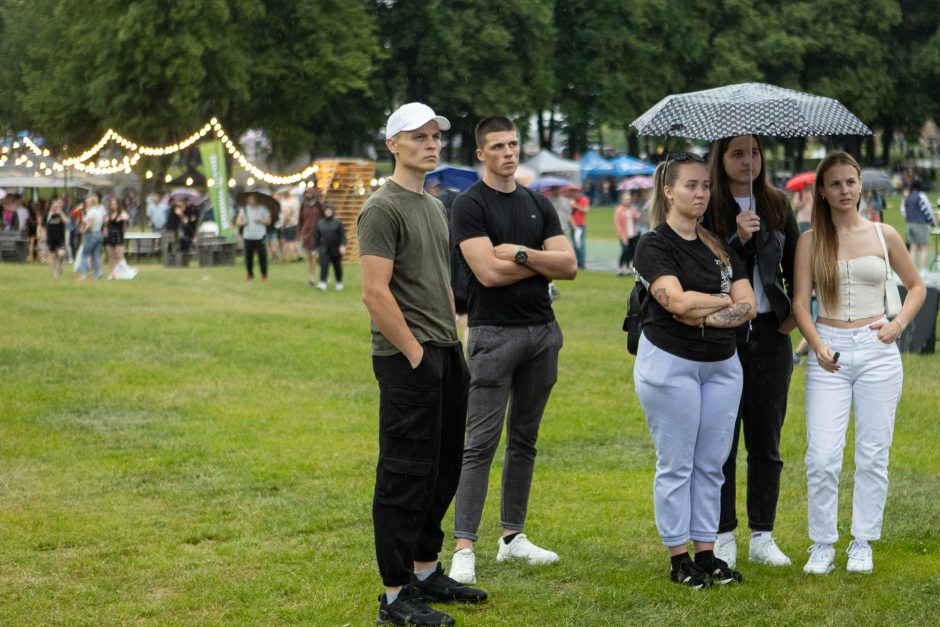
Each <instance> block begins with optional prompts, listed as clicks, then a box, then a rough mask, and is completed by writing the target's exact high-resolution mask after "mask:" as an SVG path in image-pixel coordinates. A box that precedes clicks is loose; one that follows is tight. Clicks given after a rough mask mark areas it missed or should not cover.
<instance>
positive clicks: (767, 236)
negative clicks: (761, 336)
mask: <svg viewBox="0 0 940 627" xmlns="http://www.w3.org/2000/svg"><path fill="white" fill-rule="evenodd" d="M738 210H739V209H738V203H737V202H735V201H734V200H733V199H732V201H731V203H730V204H729V206H728V207H725V211H730V212H734V213H737V212H738ZM757 215H758V217H760V219H761V220H760V230H759V231H757V232H756V233H754V235H753V236H752V237H751V239H750V240H749V241H748V242H747V243H746V244H742V243H741V240H740V239H739V238H738V232H737V230H735V231H733V232H732V233H731V235H730V236H729V237H727V238H726V241H727V242H728V245H730V246H731V248H732V249H734V251H735V252H736V253H737V254H738V256H739V257H740V258H741V261H743V262H744V265H745V267H746V268H747V278H748V280H750V281H751V283H753V278H754V263H755V262H756V263H757V267H758V268H759V274H760V282H761V286H762V287H763V288H764V293H765V294H766V295H767V300H768V301H770V308H771V309H772V310H773V313H774V316H776V318H777V323H778V324H783V321H784V320H786V319H787V317H789V315H790V307H791V303H790V300H791V298H792V297H793V259H794V257H795V256H796V241H797V240H798V239H799V238H800V227H799V226H798V225H797V223H796V216H795V215H794V214H793V210H792V209H789V208H788V210H787V215H786V220H785V222H784V225H783V231H782V232H781V231H777V230H771V229H769V228H768V227H769V223H770V221H769V219H768V218H767V216H766V214H764V213H762V212H761V208H760V206H758V207H757ZM710 217H711V214H710V213H706V214H705V219H704V220H703V222H702V225H703V226H704V227H705V228H707V229H708V230H710V231H712V232H714V231H715V229H714V226H713V225H712V224H711V222H710Z"/></svg>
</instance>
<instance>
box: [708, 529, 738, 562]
mask: <svg viewBox="0 0 940 627" xmlns="http://www.w3.org/2000/svg"><path fill="white" fill-rule="evenodd" d="M712 551H713V552H714V553H715V557H717V558H718V559H720V560H721V561H723V562H724V563H725V564H727V565H728V568H734V567H735V566H737V565H738V544H737V542H735V541H734V536H731V539H730V540H725V541H724V542H722V541H721V540H716V541H715V547H714V548H713V549H712Z"/></svg>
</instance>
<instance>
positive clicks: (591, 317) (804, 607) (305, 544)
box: [0, 264, 940, 626]
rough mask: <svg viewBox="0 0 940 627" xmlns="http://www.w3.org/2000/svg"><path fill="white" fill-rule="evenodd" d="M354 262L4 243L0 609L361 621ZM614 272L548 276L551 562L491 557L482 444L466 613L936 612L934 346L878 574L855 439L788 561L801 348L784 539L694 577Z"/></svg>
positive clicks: (176, 620) (101, 617)
mask: <svg viewBox="0 0 940 627" xmlns="http://www.w3.org/2000/svg"><path fill="white" fill-rule="evenodd" d="M347 271H348V274H349V277H348V280H347V283H346V284H347V290H346V291H345V292H341V293H337V292H333V291H330V292H327V293H321V292H318V291H316V290H312V289H310V288H308V287H307V286H306V277H305V275H304V270H303V268H302V267H301V266H300V264H288V265H278V266H273V268H272V270H271V280H270V281H268V282H267V283H260V282H255V283H253V284H247V283H245V282H244V280H243V279H244V276H243V270H242V269H241V267H240V266H239V267H229V268H211V269H200V268H190V269H183V270H166V269H163V268H162V267H159V266H156V265H149V264H144V265H142V266H141V272H140V275H139V277H138V278H137V279H135V280H134V281H127V282H123V281H122V282H108V281H97V282H95V281H89V282H86V283H84V284H75V283H73V282H72V281H71V280H69V279H63V280H58V281H54V280H53V279H52V278H51V277H50V273H49V270H48V268H46V267H42V266H38V265H15V264H0V294H3V312H4V316H3V319H4V328H5V333H4V338H3V341H2V342H0V381H2V384H0V390H2V391H0V624H6V625H40V624H43V625H46V624H58V625H119V624H120V625H123V624H144V625H167V624H173V625H196V624H199V625H202V624H218V625H229V624H263V625H270V624H308V625H337V626H338V625H357V626H358V625H371V624H373V621H374V619H375V615H376V610H377V602H376V597H377V595H378V594H379V593H380V592H381V590H382V586H381V582H380V580H379V577H378V573H377V569H376V566H375V562H374V555H373V540H372V526H371V516H370V503H371V493H372V483H373V478H374V465H375V459H376V450H377V404H378V398H377V396H378V395H377V388H376V385H375V381H374V378H373V375H372V372H371V361H370V356H369V352H368V351H369V331H368V318H367V315H366V312H365V309H364V307H363V306H362V304H361V302H360V296H359V286H360V281H359V275H358V266H356V265H348V266H347ZM629 285H630V282H629V280H628V279H622V278H618V277H616V276H614V275H612V274H601V273H589V272H587V273H582V274H581V275H580V276H579V277H578V278H577V280H576V281H574V282H573V283H562V284H561V286H560V288H561V293H562V297H561V299H560V300H559V301H558V302H557V303H556V312H557V315H558V318H559V321H560V324H561V326H562V328H563V330H564V333H565V348H564V349H563V351H562V355H561V363H560V374H559V383H558V385H557V386H556V388H555V392H554V394H553V397H552V400H551V402H550V404H549V407H548V410H547V413H546V415H545V418H544V422H543V425H542V432H541V439H540V443H539V444H540V446H539V461H538V464H537V466H536V476H535V484H534V489H533V496H532V502H531V505H530V508H529V526H528V529H527V531H528V532H529V533H530V535H531V536H532V537H533V539H534V540H535V541H536V542H539V543H541V544H544V545H545V546H547V547H549V548H551V549H554V550H556V551H557V552H558V553H559V554H560V555H561V556H562V560H561V562H560V563H558V564H557V565H553V566H549V567H542V568H534V567H528V566H521V565H515V564H514V565H503V564H497V563H496V561H495V554H496V544H495V543H496V538H497V534H498V529H497V521H498V506H497V501H496V499H497V498H498V494H499V485H498V484H499V472H500V469H501V462H500V461H499V459H500V458H499V456H498V457H497V462H496V463H495V467H494V469H493V472H492V475H491V477H492V487H491V492H490V494H491V501H490V503H489V504H488V506H487V508H486V510H485V512H484V521H483V526H482V529H481V532H482V535H483V539H482V540H481V543H480V546H479V547H478V558H477V560H478V575H479V580H480V584H481V586H482V587H484V588H485V589H487V590H488V591H489V593H490V595H491V600H490V601H489V602H487V603H485V604H483V605H481V606H478V607H461V608H453V613H454V615H455V616H456V617H457V619H458V623H459V624H462V625H505V626H510V625H512V626H518V625H574V624H578V625H633V624H649V625H673V624H680V623H700V624H742V625H743V624H753V625H777V624H823V625H840V626H842V625H854V624H884V625H896V624H911V625H923V624H937V623H938V622H940V605H938V601H937V599H938V598H940V527H938V524H937V521H938V520H940V501H938V498H937V497H938V494H940V479H938V477H940V461H938V456H937V454H936V443H937V442H938V441H940V423H938V421H937V407H938V404H937V397H936V390H937V386H936V379H937V375H938V374H940V357H937V356H913V355H906V356H905V357H904V363H905V382H904V395H903V400H902V403H901V407H900V412H899V415H898V419H897V426H896V430H895V440H894V447H893V450H892V458H891V488H890V491H889V498H888V506H887V515H886V522H885V528H884V540H883V541H882V542H879V543H877V544H876V545H875V572H874V574H872V575H870V576H848V575H847V574H846V573H845V571H844V565H845V554H844V550H845V547H846V545H847V544H848V540H849V538H848V537H847V534H848V525H849V515H850V506H851V484H852V470H853V465H852V454H851V451H852V448H851V447H849V448H848V449H847V453H846V460H845V469H844V471H843V474H842V484H843V487H842V499H841V509H840V530H841V532H842V533H843V539H842V540H841V541H840V543H839V546H838V547H837V548H838V551H839V553H838V560H837V566H838V568H837V570H836V571H835V572H834V573H832V574H831V575H829V576H828V577H823V578H812V577H809V576H806V575H804V574H803V573H802V570H801V566H802V564H803V562H804V560H805V557H806V554H805V552H804V551H805V549H806V547H807V546H808V545H809V544H810V542H809V540H808V539H807V537H806V488H805V477H804V466H803V462H802V456H803V454H804V447H805V444H804V442H805V439H804V437H805V436H804V422H803V380H804V373H803V370H802V369H801V368H798V369H797V370H796V372H795V374H794V377H793V385H792V389H791V395H790V409H789V414H788V418H787V424H786V426H785V428H784V438H783V457H784V460H785V463H786V466H785V469H784V474H783V483H782V494H781V500H780V508H779V514H778V525H777V530H776V534H775V535H776V537H777V539H778V543H779V544H780V545H781V547H782V548H783V549H784V550H785V551H786V552H788V553H789V555H790V556H791V558H793V560H794V562H795V564H794V566H793V567H792V568H786V569H771V568H769V567H759V566H751V565H749V564H748V563H747V562H746V560H745V558H746V549H743V550H742V563H741V564H740V566H741V570H742V572H743V574H744V577H745V583H744V585H742V586H736V587H727V588H723V589H714V590H707V591H701V592H697V593H696V592H692V591H690V590H688V589H685V588H680V587H678V586H676V585H674V584H671V583H669V582H668V560H667V557H666V552H665V550H664V549H663V547H662V546H661V545H660V542H659V539H658V537H657V535H656V529H655V526H654V523H653V514H652V476H653V468H654V451H653V447H652V444H651V441H650V437H649V433H648V431H647V427H646V423H645V419H644V417H643V415H642V413H641V411H640V409H639V406H638V403H637V401H636V397H635V394H634V392H633V388H632V376H631V368H632V358H631V357H630V356H629V355H628V354H627V353H626V350H625V347H624V335H623V333H622V332H621V331H620V324H621V321H622V317H623V313H624V306H625V301H626V294H627V291H628V287H629ZM849 438H850V441H851V438H852V434H851V433H850V434H849ZM740 458H741V459H742V460H743V458H744V455H743V454H742V455H741V456H740ZM739 472H742V474H743V466H742V471H739ZM739 502H740V504H741V505H740V506H741V507H742V508H743V492H742V494H741V498H739ZM451 525H452V518H451V517H450V516H448V519H447V520H446V522H445V530H447V531H450V530H451V529H452V527H451ZM743 540H744V536H743V535H742V536H741V537H740V539H739V542H742V543H743ZM452 546H453V545H452V541H451V540H448V541H447V542H446V543H445V549H444V552H443V554H442V557H443V560H444V562H445V564H448V563H449V553H450V551H451V550H452Z"/></svg>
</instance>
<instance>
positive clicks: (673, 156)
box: [666, 152, 705, 164]
mask: <svg viewBox="0 0 940 627" xmlns="http://www.w3.org/2000/svg"><path fill="white" fill-rule="evenodd" d="M673 161H679V162H680V163H681V162H685V161H695V162H697V163H705V159H703V158H702V157H701V156H700V155H697V154H695V153H694V152H673V153H670V154H669V157H668V158H667V159H666V163H667V164H669V163H672V162H673Z"/></svg>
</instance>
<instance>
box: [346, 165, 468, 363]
mask: <svg viewBox="0 0 940 627" xmlns="http://www.w3.org/2000/svg"><path fill="white" fill-rule="evenodd" d="M358 235H359V256H360V257H362V256H364V255H375V256H377V257H384V258H386V259H391V260H392V261H393V262H394V266H393V268H392V279H391V282H390V283H389V289H390V290H391V292H392V296H394V297H395V300H396V301H398V306H399V307H400V308H401V313H402V315H404V317H405V323H406V324H407V325H408V328H409V329H411V332H412V333H413V334H414V336H415V339H417V340H418V342H420V343H422V344H423V343H425V342H429V343H431V344H434V345H436V346H454V345H455V344H457V343H458V341H459V340H458V339H457V327H456V325H455V323H454V311H453V309H452V308H451V304H450V235H449V233H448V229H447V217H446V214H445V213H444V205H443V204H442V203H441V201H439V200H438V199H436V198H434V197H433V196H431V195H430V194H416V193H414V192H412V191H409V190H407V189H405V188H404V187H402V186H401V185H398V184H397V183H395V182H394V181H388V182H387V183H385V185H383V186H382V187H380V188H379V189H378V191H376V192H375V193H374V194H373V195H372V197H371V198H369V200H367V201H366V204H365V206H364V207H363V208H362V212H361V213H360V214H359V222H358ZM371 326H372V354H373V355H377V356H383V355H394V354H395V353H398V352H399V351H398V349H397V348H395V345H394V344H392V343H391V342H389V341H388V340H387V339H385V336H383V335H382V333H381V332H380V331H379V329H378V327H376V326H375V321H372V323H371Z"/></svg>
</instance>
